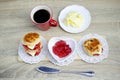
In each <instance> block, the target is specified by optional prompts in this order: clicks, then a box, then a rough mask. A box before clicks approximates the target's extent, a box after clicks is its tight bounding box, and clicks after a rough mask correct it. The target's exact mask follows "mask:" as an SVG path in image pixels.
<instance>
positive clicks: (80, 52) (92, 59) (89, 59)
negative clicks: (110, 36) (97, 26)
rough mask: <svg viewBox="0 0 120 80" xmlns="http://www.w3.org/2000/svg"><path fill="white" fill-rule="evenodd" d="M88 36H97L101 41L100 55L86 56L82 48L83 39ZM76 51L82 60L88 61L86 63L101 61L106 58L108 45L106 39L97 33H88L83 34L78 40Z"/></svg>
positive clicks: (88, 37)
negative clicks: (101, 50) (101, 49)
mask: <svg viewBox="0 0 120 80" xmlns="http://www.w3.org/2000/svg"><path fill="white" fill-rule="evenodd" d="M90 38H97V39H98V40H99V41H100V42H101V44H102V47H103V53H102V54H101V55H100V56H93V57H92V56H88V55H87V54H86V53H85V51H84V50H83V43H84V41H86V40H87V39H90ZM77 52H78V55H79V56H80V57H81V59H82V60H83V61H85V62H88V63H97V62H100V61H102V60H103V59H104V58H107V56H108V52H109V47H108V43H107V41H106V40H105V39H104V38H103V37H102V36H100V35H98V34H88V35H85V36H83V37H82V38H81V39H80V41H79V42H78V49H77Z"/></svg>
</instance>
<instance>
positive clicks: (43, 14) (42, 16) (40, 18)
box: [33, 9, 50, 23]
mask: <svg viewBox="0 0 120 80" xmlns="http://www.w3.org/2000/svg"><path fill="white" fill-rule="evenodd" d="M33 17H34V20H35V21H36V22H37V23H44V22H46V21H48V20H49V18H50V14H49V12H48V11H47V10H44V9H41V10H38V11H37V12H35V14H34V16H33Z"/></svg>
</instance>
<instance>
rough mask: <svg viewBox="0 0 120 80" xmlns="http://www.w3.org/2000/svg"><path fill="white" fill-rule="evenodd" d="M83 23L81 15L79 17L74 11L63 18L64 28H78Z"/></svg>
mask: <svg viewBox="0 0 120 80" xmlns="http://www.w3.org/2000/svg"><path fill="white" fill-rule="evenodd" d="M83 21H84V17H83V16H82V15H80V14H79V13H78V12H76V11H72V12H70V13H68V14H67V16H66V17H65V19H64V24H65V25H66V26H71V27H75V28H79V27H80V26H81V25H82V23H83Z"/></svg>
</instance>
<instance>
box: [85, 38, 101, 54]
mask: <svg viewBox="0 0 120 80" xmlns="http://www.w3.org/2000/svg"><path fill="white" fill-rule="evenodd" d="M83 48H84V51H85V52H86V53H87V54H88V55H89V56H99V55H100V54H102V51H103V48H102V44H101V43H100V41H99V40H98V39H96V38H90V39H88V40H86V41H85V42H84V43H83Z"/></svg>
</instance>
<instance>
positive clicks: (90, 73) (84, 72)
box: [61, 70, 95, 77]
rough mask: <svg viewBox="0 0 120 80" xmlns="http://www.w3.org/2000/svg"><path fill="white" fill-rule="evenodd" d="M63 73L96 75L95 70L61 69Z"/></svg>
mask: <svg viewBox="0 0 120 80" xmlns="http://www.w3.org/2000/svg"><path fill="white" fill-rule="evenodd" d="M61 72H62V73H72V74H78V75H84V76H88V77H93V76H94V75H95V72H94V71H65V70H63V71H61Z"/></svg>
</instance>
